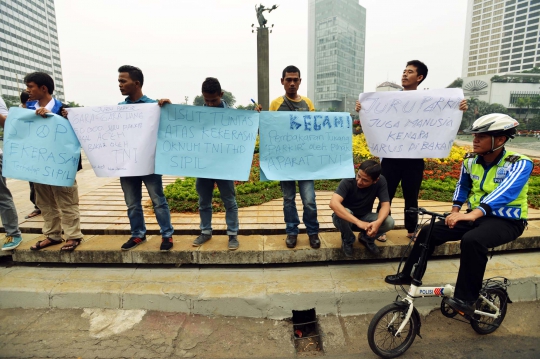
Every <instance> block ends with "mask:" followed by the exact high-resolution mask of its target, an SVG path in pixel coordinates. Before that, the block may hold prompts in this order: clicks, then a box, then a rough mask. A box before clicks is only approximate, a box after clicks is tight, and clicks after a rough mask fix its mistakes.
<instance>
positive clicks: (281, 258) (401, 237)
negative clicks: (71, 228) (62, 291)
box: [8, 227, 540, 265]
mask: <svg viewBox="0 0 540 359" xmlns="http://www.w3.org/2000/svg"><path fill="white" fill-rule="evenodd" d="M405 234H406V232H405V231H404V230H394V231H391V232H389V233H388V235H387V237H388V240H387V242H385V243H381V242H377V245H378V246H379V249H380V250H381V254H380V255H378V256H375V255H373V254H371V253H370V252H369V251H367V250H366V248H365V247H364V246H363V245H362V244H360V243H359V242H358V241H356V242H355V244H354V257H353V258H351V259H348V258H346V257H345V256H344V255H343V253H342V251H341V239H340V235H339V233H337V232H321V233H320V238H321V248H320V249H312V248H310V247H309V244H308V239H307V235H303V234H302V235H300V236H299V239H298V245H297V247H296V248H295V249H289V248H287V247H286V246H285V236H284V235H252V236H243V235H240V236H239V237H238V238H239V241H240V248H239V249H238V250H236V251H229V250H228V249H227V241H228V237H227V236H223V235H215V236H214V237H213V238H212V239H211V240H210V241H209V242H207V243H205V244H204V245H203V246H201V247H198V248H197V247H193V246H192V245H191V243H192V241H193V240H194V239H195V236H186V235H180V236H175V237H174V247H173V249H172V250H171V251H170V252H165V253H163V252H160V251H159V246H160V243H161V237H160V236H153V235H149V236H147V242H146V243H143V244H141V245H140V246H138V247H137V248H135V249H133V250H131V251H122V250H120V247H121V245H122V244H123V243H124V242H125V241H126V240H127V236H118V235H94V236H92V235H89V236H85V240H84V242H83V243H82V244H81V245H80V246H79V247H78V248H77V249H76V250H75V251H74V252H71V253H65V252H60V250H59V249H60V245H57V246H52V247H48V248H45V249H43V250H40V251H32V250H30V246H31V245H33V244H34V243H35V242H36V241H37V240H40V239H43V236H38V235H31V234H24V235H23V238H24V241H23V243H22V244H21V245H20V246H19V248H17V250H15V251H13V253H12V256H13V260H14V261H16V262H34V263H74V264H76V263H89V264H177V265H180V264H204V265H216V264H224V265H236V264H266V263H275V264H276V263H283V264H284V263H301V262H332V261H358V260H362V261H365V260H367V261H369V260H381V259H383V260H389V259H399V258H401V256H402V254H403V252H404V251H405V250H406V248H407V247H408V245H409V241H408V239H407V238H406V237H405ZM538 248H540V228H537V227H529V229H528V230H527V231H526V232H525V233H524V235H523V236H522V237H520V238H518V239H516V240H515V241H513V242H510V243H507V244H505V245H503V246H499V247H497V248H495V251H516V250H526V249H538ZM8 253H9V252H8ZM459 253H460V249H459V242H448V243H446V244H445V245H443V246H440V247H438V248H437V249H436V251H435V253H434V255H435V256H439V257H444V256H453V255H457V254H459Z"/></svg>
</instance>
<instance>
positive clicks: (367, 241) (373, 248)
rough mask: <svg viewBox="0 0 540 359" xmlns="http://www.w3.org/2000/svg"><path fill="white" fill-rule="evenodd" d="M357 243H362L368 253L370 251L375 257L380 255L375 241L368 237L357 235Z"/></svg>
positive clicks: (361, 234) (362, 234)
mask: <svg viewBox="0 0 540 359" xmlns="http://www.w3.org/2000/svg"><path fill="white" fill-rule="evenodd" d="M358 242H360V243H362V244H363V245H364V246H365V247H366V248H367V250H368V251H370V252H371V253H373V254H375V255H378V254H380V253H381V251H380V249H379V247H377V245H376V244H375V239H374V238H371V237H368V236H367V235H366V234H364V233H360V234H358Z"/></svg>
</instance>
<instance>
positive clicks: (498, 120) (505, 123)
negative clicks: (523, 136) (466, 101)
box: [463, 113, 519, 138]
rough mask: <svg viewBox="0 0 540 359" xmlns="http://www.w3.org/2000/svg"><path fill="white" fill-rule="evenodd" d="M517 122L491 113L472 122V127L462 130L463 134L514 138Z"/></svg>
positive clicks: (499, 114)
mask: <svg viewBox="0 0 540 359" xmlns="http://www.w3.org/2000/svg"><path fill="white" fill-rule="evenodd" d="M517 126H519V122H517V121H516V120H514V119H513V118H512V117H510V116H508V115H504V114H502V113H491V114H489V115H485V116H482V117H480V118H479V119H478V120H476V121H474V123H473V124H472V126H470V127H469V128H467V129H466V130H463V132H465V133H485V134H488V135H491V136H494V137H495V136H506V137H507V138H514V136H515V134H516V127H517Z"/></svg>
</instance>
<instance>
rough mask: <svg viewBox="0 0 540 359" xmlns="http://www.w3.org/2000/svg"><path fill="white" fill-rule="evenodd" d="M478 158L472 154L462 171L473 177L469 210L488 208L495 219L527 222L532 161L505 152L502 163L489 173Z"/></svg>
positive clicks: (492, 167)
mask: <svg viewBox="0 0 540 359" xmlns="http://www.w3.org/2000/svg"><path fill="white" fill-rule="evenodd" d="M478 158H479V156H478V155H476V154H472V153H471V154H468V155H467V156H466V158H465V160H464V161H463V171H464V172H465V173H467V174H468V175H469V177H470V185H471V188H470V193H471V196H470V197H469V198H468V200H467V202H468V205H469V208H470V209H475V208H478V207H479V206H480V207H482V206H481V204H482V205H483V204H485V205H488V206H489V207H490V208H491V210H492V212H491V215H493V216H497V217H502V218H510V219H527V209H528V205H527V192H528V190H529V185H528V178H529V176H530V172H531V171H532V161H531V159H530V158H528V157H526V156H523V155H521V154H519V153H515V152H511V151H505V153H504V155H503V156H502V158H501V159H500V160H499V162H498V163H496V164H493V165H492V166H491V167H490V168H489V169H488V170H487V171H486V170H485V169H484V166H482V165H481V164H479V163H477V162H478ZM527 161H528V162H530V163H527ZM462 176H463V173H462ZM524 176H526V179H525V177H524ZM524 181H525V184H524V185H523V182H524ZM460 182H461V180H460ZM458 187H459V186H458ZM457 192H458V188H456V193H455V196H454V197H455V198H454V199H456V197H457V196H458V195H459V194H458V193H457Z"/></svg>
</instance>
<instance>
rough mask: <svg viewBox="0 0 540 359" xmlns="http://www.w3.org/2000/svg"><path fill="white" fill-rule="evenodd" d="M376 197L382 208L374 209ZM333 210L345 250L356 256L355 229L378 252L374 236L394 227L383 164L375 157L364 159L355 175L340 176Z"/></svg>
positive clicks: (371, 249)
mask: <svg viewBox="0 0 540 359" xmlns="http://www.w3.org/2000/svg"><path fill="white" fill-rule="evenodd" d="M375 198H378V199H379V203H380V207H381V208H380V210H379V212H378V213H372V212H371V211H372V209H373V203H374V202H375ZM330 208H332V210H333V211H334V213H333V214H332V220H333V222H334V225H335V226H336V228H337V229H339V231H340V232H341V240H342V245H341V248H342V249H343V253H344V254H345V256H347V257H352V256H353V243H354V241H355V235H354V231H359V232H360V234H359V235H358V240H359V241H360V242H361V243H363V244H364V245H365V246H366V248H367V249H368V250H369V251H370V252H371V253H373V254H379V248H378V247H377V245H375V238H377V237H379V236H381V235H383V234H384V233H386V232H388V231H389V230H391V229H392V228H394V219H393V218H392V217H390V216H389V214H390V197H389V196H388V188H387V185H386V179H385V178H384V176H381V165H380V164H379V163H377V162H375V161H372V160H368V161H364V162H363V163H362V164H361V165H360V168H359V169H358V173H357V174H356V178H346V179H343V180H341V182H340V183H339V186H338V188H337V190H336V192H335V193H334V195H333V196H332V199H331V200H330Z"/></svg>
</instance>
